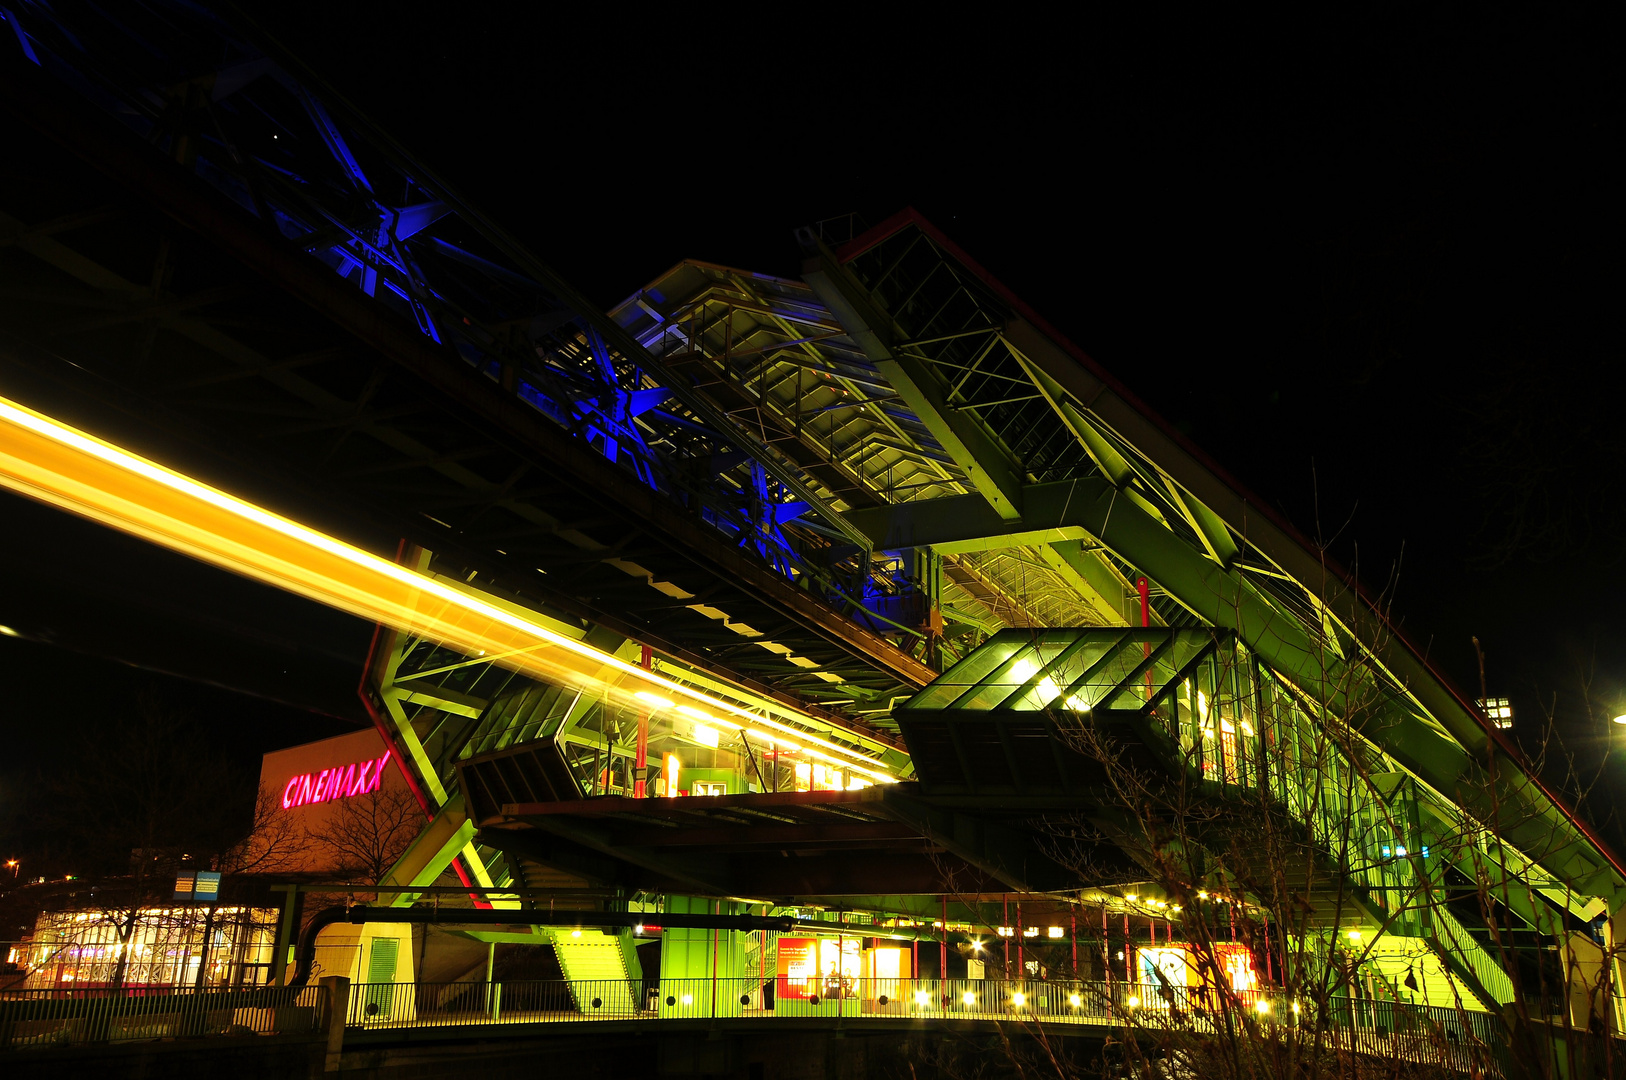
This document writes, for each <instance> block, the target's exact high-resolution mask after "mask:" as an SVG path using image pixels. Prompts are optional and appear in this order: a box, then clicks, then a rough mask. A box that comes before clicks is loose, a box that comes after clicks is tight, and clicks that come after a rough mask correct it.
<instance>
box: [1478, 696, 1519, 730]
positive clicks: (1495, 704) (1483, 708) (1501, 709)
mask: <svg viewBox="0 0 1626 1080" xmlns="http://www.w3.org/2000/svg"><path fill="white" fill-rule="evenodd" d="M1475 704H1476V705H1478V706H1479V711H1480V712H1483V713H1484V714H1485V719H1487V720H1489V721H1490V722H1491V724H1492V725H1493V726H1495V727H1499V728H1510V727H1512V726H1513V704H1512V703H1511V702H1510V701H1508V699H1507V698H1505V697H1488V698H1480V699H1479V700H1478V701H1476V702H1475Z"/></svg>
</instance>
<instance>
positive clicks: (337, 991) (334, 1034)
mask: <svg viewBox="0 0 1626 1080" xmlns="http://www.w3.org/2000/svg"><path fill="white" fill-rule="evenodd" d="M317 985H318V986H321V987H322V988H323V989H325V990H326V991H327V1059H326V1061H325V1062H324V1064H323V1066H322V1071H323V1072H338V1071H339V1058H340V1056H341V1055H342V1054H343V1053H344V1022H345V1021H346V1020H347V1019H349V1018H350V980H349V979H348V978H346V977H345V976H343V975H327V976H324V977H323V978H321V979H318V980H317Z"/></svg>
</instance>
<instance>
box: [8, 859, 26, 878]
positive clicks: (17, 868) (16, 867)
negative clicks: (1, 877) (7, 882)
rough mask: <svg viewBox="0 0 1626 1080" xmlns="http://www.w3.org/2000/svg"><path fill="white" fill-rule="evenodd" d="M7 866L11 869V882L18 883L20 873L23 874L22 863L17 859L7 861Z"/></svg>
mask: <svg viewBox="0 0 1626 1080" xmlns="http://www.w3.org/2000/svg"><path fill="white" fill-rule="evenodd" d="M6 865H7V866H8V867H10V868H11V880H12V881H16V880H17V875H18V873H20V872H21V867H22V863H21V862H19V861H18V860H16V859H7V860H6Z"/></svg>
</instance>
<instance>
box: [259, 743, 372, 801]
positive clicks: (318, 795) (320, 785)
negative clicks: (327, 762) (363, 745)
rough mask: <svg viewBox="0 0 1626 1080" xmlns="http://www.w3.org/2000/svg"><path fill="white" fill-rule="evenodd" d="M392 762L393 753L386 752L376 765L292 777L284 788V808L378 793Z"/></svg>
mask: <svg viewBox="0 0 1626 1080" xmlns="http://www.w3.org/2000/svg"><path fill="white" fill-rule="evenodd" d="M389 760H390V751H388V750H386V751H384V753H383V754H382V755H381V756H380V757H379V758H378V760H376V761H375V760H373V759H372V758H368V759H367V760H365V761H359V762H356V763H355V764H352V765H348V766H346V765H338V766H335V767H333V768H331V769H323V770H322V771H321V772H319V773H304V774H302V775H300V776H293V777H289V778H288V783H287V784H285V785H283V788H282V808H283V809H284V810H292V809H294V808H295V807H299V806H309V805H310V804H312V803H322V802H331V801H332V800H334V799H342V798H345V797H347V796H350V795H366V794H368V793H370V792H374V791H377V790H378V789H379V785H380V784H381V783H382V782H383V780H384V766H385V765H387V764H389ZM358 769H359V770H360V771H359V772H358V771H357V770H358Z"/></svg>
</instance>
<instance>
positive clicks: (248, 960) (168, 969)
mask: <svg viewBox="0 0 1626 1080" xmlns="http://www.w3.org/2000/svg"><path fill="white" fill-rule="evenodd" d="M276 916H277V913H276V911H275V910H272V909H265V908H249V907H238V906H232V907H202V908H200V907H198V906H195V905H189V906H185V907H146V908H142V909H141V910H139V911H137V912H134V913H133V918H132V913H131V912H129V911H122V912H121V911H116V910H115V911H107V910H98V911H51V912H45V913H43V914H41V915H40V916H39V918H38V920H37V921H36V922H35V924H34V934H33V937H32V938H31V940H29V941H28V942H27V943H24V944H22V945H19V946H17V947H15V948H14V949H12V951H11V956H10V960H11V962H12V963H15V964H17V965H19V966H20V967H22V968H24V969H25V970H26V971H28V973H29V974H28V976H27V978H26V980H25V981H24V983H23V986H24V988H26V989H30V990H46V989H58V988H60V989H65V990H81V989H82V990H91V989H96V988H99V987H105V986H113V985H122V986H124V987H126V988H130V989H148V990H162V989H177V988H182V987H192V986H259V985H263V984H264V983H266V982H267V981H269V978H270V972H271V944H272V941H273V939H274V937H275V933H276ZM126 927H128V929H127V930H126Z"/></svg>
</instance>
